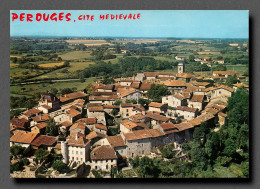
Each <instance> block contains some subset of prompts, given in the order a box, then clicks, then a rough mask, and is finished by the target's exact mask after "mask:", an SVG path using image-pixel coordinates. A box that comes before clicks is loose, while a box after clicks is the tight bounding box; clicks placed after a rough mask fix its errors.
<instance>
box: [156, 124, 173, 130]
mask: <svg viewBox="0 0 260 189" xmlns="http://www.w3.org/2000/svg"><path fill="white" fill-rule="evenodd" d="M159 125H160V127H161V128H162V129H163V130H172V129H176V127H175V125H174V124H173V123H171V122H169V123H161V124H159Z"/></svg>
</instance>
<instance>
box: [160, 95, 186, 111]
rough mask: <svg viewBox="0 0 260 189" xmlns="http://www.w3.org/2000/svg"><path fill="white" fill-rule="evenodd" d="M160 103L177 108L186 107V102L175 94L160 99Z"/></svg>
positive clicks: (182, 97) (181, 96)
mask: <svg viewBox="0 0 260 189" xmlns="http://www.w3.org/2000/svg"><path fill="white" fill-rule="evenodd" d="M162 103H163V104H168V106H171V107H174V108H177V107H178V106H186V105H187V100H186V98H185V97H184V96H183V95H181V94H178V93H177V94H174V95H169V96H164V97H162Z"/></svg>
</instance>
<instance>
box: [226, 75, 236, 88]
mask: <svg viewBox="0 0 260 189" xmlns="http://www.w3.org/2000/svg"><path fill="white" fill-rule="evenodd" d="M238 82H239V80H238V79H237V76H236V75H233V76H231V75H229V76H228V77H227V80H226V85H228V86H229V87H233V84H236V83H238Z"/></svg>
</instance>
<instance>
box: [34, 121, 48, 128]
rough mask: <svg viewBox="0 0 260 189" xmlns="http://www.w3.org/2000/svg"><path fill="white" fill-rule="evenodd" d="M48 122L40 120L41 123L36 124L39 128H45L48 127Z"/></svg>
mask: <svg viewBox="0 0 260 189" xmlns="http://www.w3.org/2000/svg"><path fill="white" fill-rule="evenodd" d="M47 125H48V124H47V123H46V122H40V123H37V124H36V125H35V126H36V127H37V128H39V129H43V128H45V127H47Z"/></svg>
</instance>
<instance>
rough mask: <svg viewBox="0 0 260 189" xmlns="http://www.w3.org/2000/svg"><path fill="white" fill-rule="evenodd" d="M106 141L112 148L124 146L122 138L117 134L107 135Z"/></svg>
mask: <svg viewBox="0 0 260 189" xmlns="http://www.w3.org/2000/svg"><path fill="white" fill-rule="evenodd" d="M107 140H108V142H109V143H110V145H111V146H112V147H114V148H116V147H122V146H126V144H125V142H124V140H123V138H122V137H121V135H117V136H108V137H107Z"/></svg>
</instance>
